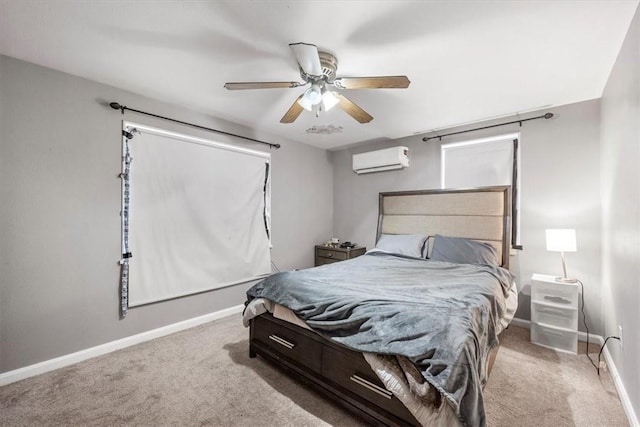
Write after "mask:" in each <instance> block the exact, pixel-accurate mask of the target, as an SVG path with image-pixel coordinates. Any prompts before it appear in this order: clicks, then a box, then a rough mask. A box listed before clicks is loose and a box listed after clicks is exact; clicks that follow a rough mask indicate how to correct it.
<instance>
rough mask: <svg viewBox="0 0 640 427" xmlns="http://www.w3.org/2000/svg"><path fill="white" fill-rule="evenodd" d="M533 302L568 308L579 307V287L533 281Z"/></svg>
mask: <svg viewBox="0 0 640 427" xmlns="http://www.w3.org/2000/svg"><path fill="white" fill-rule="evenodd" d="M531 300H532V301H539V302H550V303H554V304H559V305H566V306H575V307H577V306H578V286H575V285H565V284H557V283H548V282H538V281H535V280H534V281H533V283H532V286H531Z"/></svg>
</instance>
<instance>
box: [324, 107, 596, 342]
mask: <svg viewBox="0 0 640 427" xmlns="http://www.w3.org/2000/svg"><path fill="white" fill-rule="evenodd" d="M546 111H550V112H552V113H554V114H555V117H554V118H552V119H550V120H533V121H530V122H525V123H524V124H523V126H522V127H521V128H520V127H519V126H518V125H517V124H516V125H511V126H505V127H499V128H494V129H490V130H485V131H480V132H473V133H468V134H463V135H458V136H454V137H447V138H444V139H443V141H442V142H443V143H449V142H455V141H463V140H467V139H475V138H481V137H485V136H491V135H500V134H505V133H511V132H516V131H520V132H521V138H520V142H521V145H520V147H521V161H522V165H521V170H520V175H521V178H522V187H521V196H522V205H521V214H522V217H521V218H522V219H521V225H522V228H521V231H522V233H521V237H522V238H521V242H522V244H523V246H524V250H523V251H520V252H518V253H517V255H515V256H512V258H511V270H512V271H513V272H514V273H515V275H516V280H517V283H518V288H519V290H520V298H519V299H520V301H519V309H518V313H517V314H516V315H517V317H519V318H523V319H529V312H530V310H529V304H530V278H531V275H532V274H533V273H546V274H561V273H562V265H561V261H560V254H558V253H551V252H547V251H546V249H545V236H544V230H545V228H559V227H566V228H575V229H576V233H577V240H578V252H577V253H569V254H566V258H567V264H568V273H569V274H570V275H572V276H575V277H578V278H580V279H581V280H582V281H583V282H584V283H585V289H586V291H585V300H586V312H587V315H588V324H589V327H590V330H591V331H592V332H595V333H601V332H602V320H601V319H602V314H601V306H600V294H601V282H600V273H601V272H600V262H599V261H600V253H601V251H600V224H601V217H600V165H599V155H600V151H599V150H600V145H599V141H600V127H599V122H600V121H599V118H600V102H599V100H593V101H587V102H581V103H577V104H572V105H567V106H563V107H557V108H553V109H549V110H545V112H546ZM536 115H540V113H539V112H538V113H531V114H528V115H526V116H523V117H521V118H526V117H532V116H536ZM515 119H516V118H515V117H514V118H504V119H502V120H497V121H491V122H486V123H478V124H476V125H474V126H473V127H479V126H485V125H490V124H494V123H502V122H508V121H511V120H515ZM466 128H470V127H466ZM462 129H465V128H463V127H461V128H456V129H449V130H443V131H442V132H441V133H447V132H449V131H457V130H462ZM422 136H423V135H419V136H415V137H410V138H403V139H398V140H395V141H386V142H379V143H376V144H375V145H368V146H366V147H365V146H360V147H356V148H351V149H347V150H341V151H336V152H333V153H332V154H333V162H334V174H335V175H334V207H335V210H334V223H335V233H334V234H336V235H337V236H338V237H340V238H341V239H343V240H344V239H349V240H352V241H356V242H358V243H362V244H364V245H366V246H367V247H373V246H374V244H375V231H376V221H377V215H378V205H377V201H378V193H379V192H381V191H395V190H415V189H428V188H439V187H440V142H439V141H438V140H437V139H435V140H430V141H429V142H422ZM396 145H406V146H408V147H409V150H410V161H411V166H410V167H409V168H407V169H404V170H399V171H390V172H379V173H374V174H368V175H356V174H355V173H354V172H353V171H352V169H351V157H352V154H354V153H359V152H365V151H370V150H372V149H377V148H383V147H389V146H396Z"/></svg>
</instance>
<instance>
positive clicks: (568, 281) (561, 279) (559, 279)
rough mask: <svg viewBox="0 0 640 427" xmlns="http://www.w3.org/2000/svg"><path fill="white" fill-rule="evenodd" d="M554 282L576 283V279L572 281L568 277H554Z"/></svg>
mask: <svg viewBox="0 0 640 427" xmlns="http://www.w3.org/2000/svg"><path fill="white" fill-rule="evenodd" d="M555 279H556V282H562V283H578V279H572V278H570V277H556V278H555Z"/></svg>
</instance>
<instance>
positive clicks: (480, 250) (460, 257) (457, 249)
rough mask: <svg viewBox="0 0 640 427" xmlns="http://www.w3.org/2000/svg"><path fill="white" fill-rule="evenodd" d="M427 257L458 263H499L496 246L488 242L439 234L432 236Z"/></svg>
mask: <svg viewBox="0 0 640 427" xmlns="http://www.w3.org/2000/svg"><path fill="white" fill-rule="evenodd" d="M429 259H432V260H436V261H446V262H455V263H458V264H489V265H500V262H499V260H498V253H497V251H496V248H494V247H493V246H491V245H490V244H488V243H482V242H476V241H474V240H469V239H464V238H461V237H447V236H441V235H440V234H436V235H435V237H434V241H433V251H432V252H431V255H430V256H429Z"/></svg>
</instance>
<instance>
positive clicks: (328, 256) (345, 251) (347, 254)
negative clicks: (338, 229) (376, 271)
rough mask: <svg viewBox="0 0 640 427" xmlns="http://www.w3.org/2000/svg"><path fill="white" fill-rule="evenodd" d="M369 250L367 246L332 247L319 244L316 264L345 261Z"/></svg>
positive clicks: (316, 251) (316, 252)
mask: <svg viewBox="0 0 640 427" xmlns="http://www.w3.org/2000/svg"><path fill="white" fill-rule="evenodd" d="M366 251H367V248H365V247H362V246H355V247H352V248H341V247H331V246H324V245H317V246H316V250H315V266H316V267H318V266H320V265H324V264H331V263H333V262H338V261H345V260H348V259H351V258H355V257H359V256H360V255H363V254H364V253H365V252H366Z"/></svg>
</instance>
